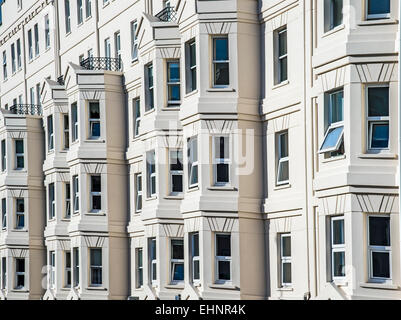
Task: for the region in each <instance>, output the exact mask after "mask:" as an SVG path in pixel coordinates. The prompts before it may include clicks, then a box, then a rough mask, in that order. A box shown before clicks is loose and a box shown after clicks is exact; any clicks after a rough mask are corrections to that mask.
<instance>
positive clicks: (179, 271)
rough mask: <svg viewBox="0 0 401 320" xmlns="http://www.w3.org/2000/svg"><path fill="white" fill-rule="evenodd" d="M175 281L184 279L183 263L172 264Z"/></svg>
mask: <svg viewBox="0 0 401 320" xmlns="http://www.w3.org/2000/svg"><path fill="white" fill-rule="evenodd" d="M173 280H175V281H182V280H184V264H181V263H180V264H178V263H177V264H175V265H174V278H173Z"/></svg>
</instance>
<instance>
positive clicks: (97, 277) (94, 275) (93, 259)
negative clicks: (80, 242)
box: [90, 248, 102, 286]
mask: <svg viewBox="0 0 401 320" xmlns="http://www.w3.org/2000/svg"><path fill="white" fill-rule="evenodd" d="M90 285H91V286H101V285H102V249H98V248H96V249H90Z"/></svg>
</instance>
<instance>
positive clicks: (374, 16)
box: [365, 0, 391, 20]
mask: <svg viewBox="0 0 401 320" xmlns="http://www.w3.org/2000/svg"><path fill="white" fill-rule="evenodd" d="M379 1H383V0H379ZM389 2H390V12H389V13H379V14H369V0H366V3H365V7H366V20H376V19H389V18H390V17H391V0H389Z"/></svg>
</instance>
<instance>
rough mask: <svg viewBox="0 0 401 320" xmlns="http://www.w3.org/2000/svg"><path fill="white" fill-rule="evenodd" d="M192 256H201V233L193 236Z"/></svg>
mask: <svg viewBox="0 0 401 320" xmlns="http://www.w3.org/2000/svg"><path fill="white" fill-rule="evenodd" d="M192 256H194V257H197V256H199V233H195V234H194V235H192Z"/></svg>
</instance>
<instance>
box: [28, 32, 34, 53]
mask: <svg viewBox="0 0 401 320" xmlns="http://www.w3.org/2000/svg"><path fill="white" fill-rule="evenodd" d="M28 54H29V61H31V60H32V59H33V42H32V30H31V29H29V30H28Z"/></svg>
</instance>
